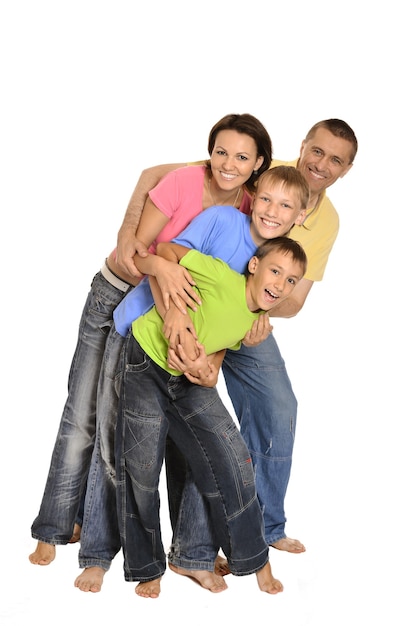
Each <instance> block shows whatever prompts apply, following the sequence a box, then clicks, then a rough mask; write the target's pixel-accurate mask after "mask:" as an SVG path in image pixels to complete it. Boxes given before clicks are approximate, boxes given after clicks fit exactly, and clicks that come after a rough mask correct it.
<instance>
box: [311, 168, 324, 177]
mask: <svg viewBox="0 0 417 626" xmlns="http://www.w3.org/2000/svg"><path fill="white" fill-rule="evenodd" d="M308 171H309V172H310V174H311V175H312V176H313V178H315V179H317V180H325V179H326V177H325V176H323V174H319V173H318V172H316V171H315V170H312V169H311V167H309V168H308Z"/></svg>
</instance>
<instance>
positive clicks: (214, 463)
mask: <svg viewBox="0 0 417 626" xmlns="http://www.w3.org/2000/svg"><path fill="white" fill-rule="evenodd" d="M123 364H124V368H123V379H122V386H121V394H120V402H119V413H118V419H117V427H116V463H117V489H116V493H117V504H118V507H117V508H118V515H119V529H120V534H121V540H122V547H123V553H124V572H125V579H126V580H128V581H141V582H144V581H148V580H153V579H155V578H159V577H160V576H161V575H162V574H163V573H164V571H165V568H166V555H165V550H164V546H163V542H162V537H161V527H160V518H159V508H160V506H159V505H160V501H159V490H158V484H159V478H160V472H161V468H162V464H163V460H164V455H165V445H166V436H167V433H168V429H169V434H170V438H171V439H172V441H173V442H174V443H175V445H176V446H177V447H178V449H179V450H180V451H181V453H182V454H183V456H184V457H185V458H186V459H187V462H188V464H189V467H190V471H191V473H192V476H193V479H194V481H195V483H196V485H197V488H198V490H199V492H200V493H201V494H202V496H203V498H204V501H205V502H206V503H207V508H208V511H209V514H210V518H211V520H212V521H213V524H212V528H213V534H214V540H215V542H216V543H217V544H218V545H219V546H220V547H221V548H222V550H223V552H224V554H225V555H226V557H227V559H228V563H229V567H230V570H231V571H232V573H234V574H236V575H240V576H243V575H246V574H251V573H254V572H256V571H258V570H259V569H261V568H262V567H263V566H264V565H265V564H266V563H267V561H268V546H267V544H266V542H265V539H264V533H263V517H262V513H261V508H260V506H259V501H258V498H257V495H256V490H255V476H254V473H253V468H252V462H251V458H250V454H249V451H248V449H247V446H246V444H245V442H244V440H243V437H242V436H241V434H240V431H239V429H238V428H237V426H236V424H235V422H234V420H233V418H232V417H231V416H230V414H229V413H228V411H227V410H226V408H225V407H224V405H223V403H222V402H221V400H220V397H219V395H218V393H217V390H216V389H213V388H206V387H201V386H199V385H194V384H192V383H190V382H189V381H188V380H187V379H186V378H185V376H171V375H170V374H169V373H168V372H165V371H164V370H162V369H161V368H160V367H158V366H157V365H156V364H155V363H154V362H153V361H152V360H151V359H150V358H149V357H148V356H147V355H146V354H145V353H144V352H143V350H142V349H141V347H140V345H139V344H138V342H137V341H136V340H135V339H134V337H133V335H131V334H129V335H128V337H127V339H126V343H125V346H124V359H123Z"/></svg>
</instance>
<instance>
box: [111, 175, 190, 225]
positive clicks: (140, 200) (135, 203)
mask: <svg viewBox="0 0 417 626" xmlns="http://www.w3.org/2000/svg"><path fill="white" fill-rule="evenodd" d="M185 165H186V163H167V164H163V165H154V166H153V167H148V168H147V169H144V170H143V172H142V173H141V175H140V177H139V180H138V182H137V183H136V187H135V189H134V190H133V193H132V196H131V198H130V201H129V204H128V206H127V209H126V213H125V216H124V219H123V223H122V225H121V227H120V230H119V236H120V234H121V233H123V232H128V231H129V232H132V233H133V234H135V233H136V229H137V227H138V224H139V220H140V216H141V214H142V211H143V207H144V204H145V201H146V198H147V195H148V193H149V191H150V190H151V189H153V188H154V187H155V186H156V185H157V184H158V183H159V181H160V180H161V178H163V176H165V174H168V172H171V171H172V170H175V169H178V168H179V167H183V166H185Z"/></svg>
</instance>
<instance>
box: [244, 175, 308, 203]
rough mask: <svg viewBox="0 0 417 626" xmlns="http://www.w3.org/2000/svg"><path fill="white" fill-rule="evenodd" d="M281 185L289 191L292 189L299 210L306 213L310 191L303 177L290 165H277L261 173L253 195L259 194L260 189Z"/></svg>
mask: <svg viewBox="0 0 417 626" xmlns="http://www.w3.org/2000/svg"><path fill="white" fill-rule="evenodd" d="M281 184H282V185H283V186H284V188H285V187H289V188H290V189H294V190H295V191H296V193H297V194H298V198H299V201H300V204H301V209H302V210H305V211H306V210H307V209H308V202H309V199H310V189H309V187H308V184H307V181H306V179H305V178H304V175H303V174H302V173H301V172H300V171H299V170H298V169H297V168H296V167H293V166H292V165H277V166H276V167H271V168H270V169H269V170H267V171H266V172H263V174H261V176H260V177H259V180H258V182H257V184H256V192H255V195H257V194H258V193H259V192H261V191H262V189H264V190H265V189H266V188H268V187H269V188H271V187H272V188H273V187H275V186H276V185H281Z"/></svg>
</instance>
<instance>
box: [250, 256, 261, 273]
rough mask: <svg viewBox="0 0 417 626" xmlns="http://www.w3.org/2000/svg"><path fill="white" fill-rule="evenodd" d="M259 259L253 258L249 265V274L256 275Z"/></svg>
mask: <svg viewBox="0 0 417 626" xmlns="http://www.w3.org/2000/svg"><path fill="white" fill-rule="evenodd" d="M258 263H259V259H258V257H257V256H253V257H252V258H251V259H250V260H249V263H248V270H249V274H254V273H255V272H256V268H257V267H258Z"/></svg>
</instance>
